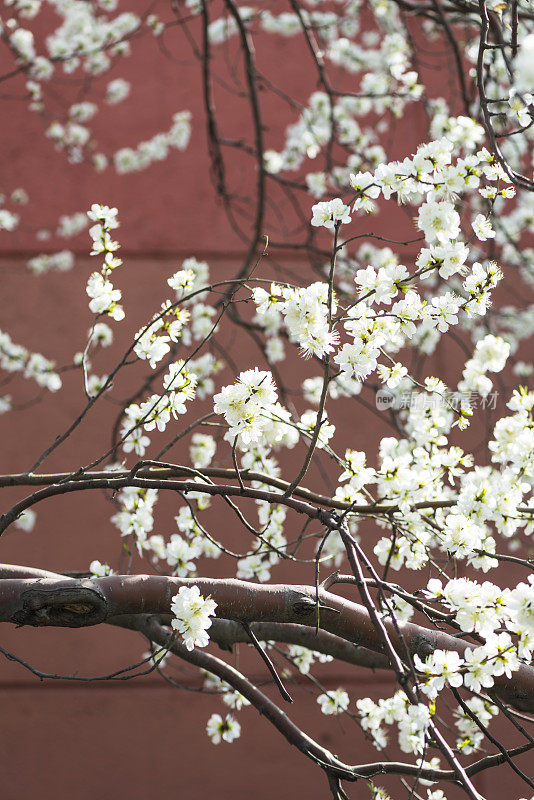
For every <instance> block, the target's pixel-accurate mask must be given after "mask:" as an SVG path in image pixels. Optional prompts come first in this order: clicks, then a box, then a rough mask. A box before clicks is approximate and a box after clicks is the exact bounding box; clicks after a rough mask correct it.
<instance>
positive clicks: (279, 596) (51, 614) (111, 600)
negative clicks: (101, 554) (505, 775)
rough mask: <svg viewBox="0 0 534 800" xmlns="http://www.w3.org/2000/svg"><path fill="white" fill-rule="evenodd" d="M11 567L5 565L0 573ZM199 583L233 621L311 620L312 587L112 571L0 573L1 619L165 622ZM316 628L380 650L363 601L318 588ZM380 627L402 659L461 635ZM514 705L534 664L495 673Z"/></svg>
mask: <svg viewBox="0 0 534 800" xmlns="http://www.w3.org/2000/svg"><path fill="white" fill-rule="evenodd" d="M5 574H10V573H9V568H7V571H6V572H4V571H2V569H0V575H5ZM193 585H196V586H198V587H199V589H200V592H201V593H202V595H203V596H205V597H206V596H208V595H209V596H211V597H212V598H213V599H214V600H215V602H216V603H217V616H218V617H220V618H223V619H229V620H234V621H236V622H247V623H249V624H250V623H255V622H274V623H281V624H287V623H292V624H299V625H305V626H309V627H313V626H314V625H315V623H316V590H315V587H314V586H305V585H291V584H270V585H262V584H255V583H248V582H246V581H239V580H235V579H216V578H173V577H166V576H159V575H156V576H152V575H128V576H121V575H112V576H109V577H106V578H94V579H74V578H69V579H64V578H63V579H53V578H40V579H19V578H7V579H6V578H4V579H2V580H0V622H13V623H15V624H18V625H33V626H62V627H84V626H87V625H95V624H99V623H101V622H110V621H111V620H112V619H113V618H114V617H118V616H121V615H125V614H134V615H138V614H153V615H158V618H159V619H160V621H162V622H165V623H167V624H168V623H170V620H171V615H170V613H169V609H170V605H171V598H172V597H173V595H175V594H176V593H177V592H178V590H179V588H180V587H181V586H193ZM319 602H320V605H321V619H320V623H321V628H322V629H323V630H325V631H327V632H328V633H330V634H333V635H334V636H338V637H340V638H341V639H344V640H345V641H347V642H352V643H353V644H357V645H359V646H361V647H365V648H366V649H368V650H372V651H373V652H376V653H380V654H383V652H384V651H383V641H382V638H381V636H380V633H379V631H378V630H377V628H376V627H375V625H374V624H373V622H372V620H371V619H370V617H369V614H368V612H367V610H366V609H365V607H364V606H362V605H359V604H357V603H353V602H351V601H350V600H346V599H345V598H342V597H339V596H337V595H335V594H332V593H330V592H327V591H324V590H323V589H320V590H319ZM383 623H384V627H385V628H386V631H387V633H388V637H389V639H390V641H391V643H392V645H393V647H394V648H395V650H396V652H397V653H398V654H399V656H400V657H401V658H402V657H404V655H405V648H408V650H409V652H410V654H411V655H412V656H413V655H415V654H416V653H417V654H418V655H419V656H420V657H421V658H425V657H426V656H428V655H429V654H430V653H431V652H432V651H433V650H435V649H441V650H454V651H456V652H457V653H459V655H460V656H462V655H463V654H464V653H465V650H466V648H467V647H468V646H469V643H468V642H465V641H462V640H460V639H457V638H455V637H454V636H451V635H449V634H447V633H445V632H443V631H441V630H431V629H429V628H424V627H422V626H420V625H416V624H414V623H411V622H397V623H396V624H395V625H393V624H392V622H391V621H390V620H388V619H387V618H384V620H383ZM492 694H495V695H496V696H497V697H499V698H500V699H501V700H503V701H504V702H506V703H509V704H510V705H511V706H513V707H514V708H516V709H518V710H520V711H528V712H534V668H532V667H530V666H522V667H521V669H520V670H518V671H517V672H516V673H514V675H513V677H512V678H511V679H507V678H506V676H500V677H498V678H496V680H495V686H494V687H493V689H492Z"/></svg>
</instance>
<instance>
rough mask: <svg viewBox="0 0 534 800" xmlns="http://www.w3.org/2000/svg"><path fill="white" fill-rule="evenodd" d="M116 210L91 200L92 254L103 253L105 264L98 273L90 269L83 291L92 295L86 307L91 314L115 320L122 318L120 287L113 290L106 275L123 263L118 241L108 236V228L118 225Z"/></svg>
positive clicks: (100, 254) (98, 254)
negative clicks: (102, 315) (118, 253)
mask: <svg viewBox="0 0 534 800" xmlns="http://www.w3.org/2000/svg"><path fill="white" fill-rule="evenodd" d="M117 213H118V212H117V209H116V208H109V206H100V205H98V204H96V203H94V204H93V205H92V206H91V210H90V211H88V212H87V216H88V217H89V219H91V220H93V221H94V222H95V224H94V225H93V226H92V227H91V228H90V229H89V234H90V236H91V238H92V240H93V249H92V250H91V255H92V256H103V257H104V263H103V264H102V267H101V270H100V272H93V273H92V274H91V275H90V277H89V280H88V281H87V287H86V292H87V294H88V295H89V297H90V298H91V300H90V302H89V309H90V310H91V311H92V312H93V314H97V315H98V316H99V315H100V314H107V315H108V316H109V317H111V318H112V319H114V320H117V321H120V320H122V319H124V309H123V307H122V306H121V305H120V304H119V303H118V301H119V300H120V299H121V291H120V289H115V288H114V287H113V284H112V283H111V281H110V280H109V275H110V274H111V272H112V270H113V269H115V267H118V266H120V265H121V264H122V261H121V259H120V258H118V257H117V256H116V255H115V252H116V251H117V250H118V248H119V246H120V245H119V243H118V242H116V241H114V240H113V239H112V238H111V235H110V231H112V230H114V229H115V228H118V227H119V221H118V219H117Z"/></svg>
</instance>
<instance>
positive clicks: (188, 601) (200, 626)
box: [171, 586, 217, 650]
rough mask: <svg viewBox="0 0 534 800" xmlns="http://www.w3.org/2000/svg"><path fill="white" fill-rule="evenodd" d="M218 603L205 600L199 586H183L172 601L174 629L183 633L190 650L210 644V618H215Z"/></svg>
mask: <svg viewBox="0 0 534 800" xmlns="http://www.w3.org/2000/svg"><path fill="white" fill-rule="evenodd" d="M216 608H217V603H216V602H215V601H214V600H212V599H211V598H210V597H208V598H204V597H202V595H201V594H200V589H199V588H198V586H181V587H180V589H179V591H178V594H175V595H174V597H173V598H172V599H171V611H172V613H173V617H174V618H173V620H172V623H171V625H172V627H173V628H174V630H176V631H178V632H179V633H181V635H182V638H183V640H184V644H185V646H186V647H187V649H188V650H192V649H193V648H194V647H206V645H207V644H208V642H209V634H208V629H209V628H211V624H212V623H211V619H210V617H213V616H215V609H216Z"/></svg>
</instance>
